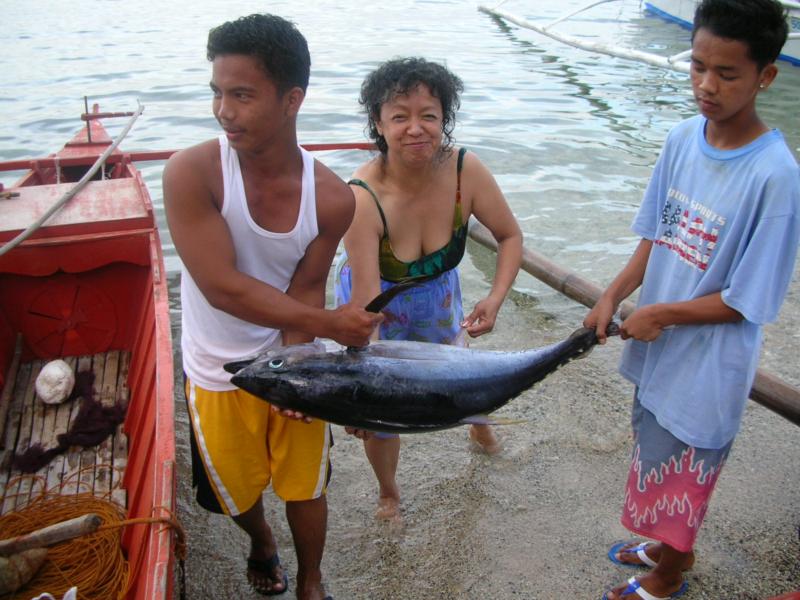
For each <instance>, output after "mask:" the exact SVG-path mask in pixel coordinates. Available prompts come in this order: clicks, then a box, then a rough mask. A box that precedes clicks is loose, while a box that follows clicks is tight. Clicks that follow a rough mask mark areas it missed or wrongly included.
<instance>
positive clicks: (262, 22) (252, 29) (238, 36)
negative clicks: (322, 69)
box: [206, 14, 311, 94]
mask: <svg viewBox="0 0 800 600" xmlns="http://www.w3.org/2000/svg"><path fill="white" fill-rule="evenodd" d="M220 54H245V55H248V56H252V57H254V58H256V59H257V60H258V61H259V62H260V63H261V66H262V67H263V68H264V71H265V72H266V74H267V76H268V77H269V78H270V79H272V80H273V81H274V82H275V85H276V86H277V87H278V91H279V92H280V93H282V94H283V93H285V92H287V91H289V90H290V89H292V88H293V87H299V88H301V89H302V90H303V92H305V91H306V89H307V88H308V77H309V72H310V70H311V56H310V55H309V53H308V44H307V43H306V38H304V37H303V34H301V33H300V31H298V29H297V27H295V26H294V24H293V23H291V22H289V21H287V20H286V19H283V18H281V17H278V16H276V15H268V14H255V15H249V16H246V17H241V18H239V19H236V20H235V21H228V22H226V23H223V24H222V25H220V26H218V27H214V28H213V29H212V30H211V31H209V32H208V45H207V46H206V57H207V58H208V60H209V61H212V62H213V60H214V59H215V58H216V57H217V56H218V55H220Z"/></svg>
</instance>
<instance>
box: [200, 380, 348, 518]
mask: <svg viewBox="0 0 800 600" xmlns="http://www.w3.org/2000/svg"><path fill="white" fill-rule="evenodd" d="M186 403H187V405H188V408H189V419H190V421H191V432H192V439H191V442H192V474H193V480H194V481H193V483H194V485H195V486H196V487H197V501H198V502H199V503H200V505H201V506H203V507H204V508H206V509H208V510H211V511H213V512H220V513H224V514H227V515H231V516H236V515H239V514H241V513H243V512H245V511H247V510H249V509H250V508H251V507H252V506H253V505H255V503H256V501H257V500H258V499H259V498H260V497H261V494H262V492H263V491H264V489H265V488H266V487H267V485H269V484H270V482H271V483H272V489H273V490H274V491H275V493H276V494H277V495H278V497H280V498H281V499H282V500H284V501H296V500H312V499H314V498H318V497H319V496H321V495H322V494H324V493H325V491H326V489H327V485H328V479H329V477H330V456H329V452H330V447H331V445H332V440H331V430H330V425H328V423H326V422H325V421H319V420H317V419H314V421H312V422H311V423H305V422H303V421H297V420H295V419H287V418H286V417H283V416H281V415H280V414H279V413H277V412H274V411H272V410H270V404H268V403H267V402H265V401H264V400H261V399H260V398H257V397H255V396H253V395H252V394H249V393H247V392H245V391H244V390H231V391H227V392H212V391H209V390H206V389H203V388H200V387H198V386H196V385H194V384H193V383H192V382H191V381H190V380H189V379H188V378H187V379H186Z"/></svg>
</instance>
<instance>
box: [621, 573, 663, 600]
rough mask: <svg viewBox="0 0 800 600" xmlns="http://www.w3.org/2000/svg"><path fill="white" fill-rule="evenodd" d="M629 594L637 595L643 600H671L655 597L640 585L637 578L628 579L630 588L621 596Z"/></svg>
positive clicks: (623, 591)
mask: <svg viewBox="0 0 800 600" xmlns="http://www.w3.org/2000/svg"><path fill="white" fill-rule="evenodd" d="M627 594H636V595H637V596H639V597H640V598H642V600H669V598H659V597H658V596H653V594H651V593H650V592H648V591H647V590H646V589H644V588H643V587H642V584H641V583H639V580H638V579H636V577H631V578H630V579H628V587H626V588H625V589H624V590H622V592H621V593H620V595H621V596H625V595H627Z"/></svg>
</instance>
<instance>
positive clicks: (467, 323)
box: [461, 296, 503, 338]
mask: <svg viewBox="0 0 800 600" xmlns="http://www.w3.org/2000/svg"><path fill="white" fill-rule="evenodd" d="M502 303H503V299H502V298H501V299H500V300H499V301H497V300H495V299H494V298H492V297H491V296H489V297H487V298H484V299H483V300H481V301H480V302H478V303H477V304H476V305H475V308H474V309H472V312H471V313H470V314H469V316H468V317H466V318H465V319H464V320H463V321H462V322H461V326H462V327H465V328H466V330H467V333H468V334H469V335H470V337H474V338H475V337H478V336H481V335H483V334H484V333H489V332H490V331H491V330H492V329H494V324H495V321H496V320H497V313H498V312H499V311H500V305H501V304H502Z"/></svg>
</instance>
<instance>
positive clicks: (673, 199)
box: [655, 188, 725, 271]
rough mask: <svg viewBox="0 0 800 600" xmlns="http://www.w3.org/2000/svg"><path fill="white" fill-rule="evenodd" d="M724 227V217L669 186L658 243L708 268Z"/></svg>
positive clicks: (693, 263) (695, 266) (690, 261)
mask: <svg viewBox="0 0 800 600" xmlns="http://www.w3.org/2000/svg"><path fill="white" fill-rule="evenodd" d="M724 227H725V217H723V216H722V215H718V214H717V213H715V212H714V211H713V210H711V209H710V208H708V207H707V206H705V205H703V204H701V203H700V202H698V201H696V200H692V199H691V198H689V196H687V195H686V194H684V193H683V192H681V191H679V190H676V189H675V188H670V189H669V192H668V193H667V201H666V203H665V204H664V208H663V209H662V211H661V224H660V225H659V231H660V235H659V236H658V238H657V239H656V240H655V243H656V244H658V245H659V246H664V247H665V248H669V249H670V250H672V251H673V252H675V253H676V254H677V255H678V256H679V257H680V259H681V261H682V262H684V263H685V264H687V265H689V266H691V267H694V268H696V269H699V270H700V271H705V270H706V268H707V267H708V263H709V261H710V260H711V256H712V255H713V254H714V249H715V248H716V247H717V240H719V236H720V232H721V231H722V229H723V228H724Z"/></svg>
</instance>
